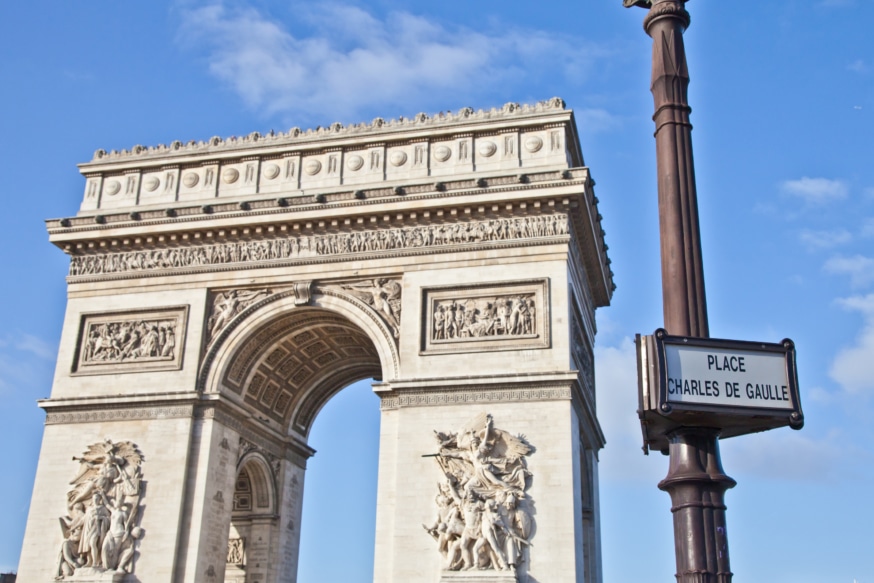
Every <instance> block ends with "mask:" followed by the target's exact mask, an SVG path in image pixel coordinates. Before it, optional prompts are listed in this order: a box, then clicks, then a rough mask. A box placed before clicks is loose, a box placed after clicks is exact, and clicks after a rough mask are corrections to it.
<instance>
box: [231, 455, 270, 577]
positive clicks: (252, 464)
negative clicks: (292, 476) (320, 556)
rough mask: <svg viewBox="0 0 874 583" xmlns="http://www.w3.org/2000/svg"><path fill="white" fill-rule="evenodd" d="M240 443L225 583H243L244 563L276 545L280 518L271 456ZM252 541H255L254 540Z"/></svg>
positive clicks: (258, 560) (257, 559)
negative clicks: (240, 453)
mask: <svg viewBox="0 0 874 583" xmlns="http://www.w3.org/2000/svg"><path fill="white" fill-rule="evenodd" d="M240 445H241V448H242V449H241V451H243V454H242V455H241V457H240V460H239V462H237V470H236V479H235V481H234V495H233V504H232V509H231V523H230V529H229V533H228V557H227V564H226V566H225V579H224V580H225V583H244V582H245V581H246V567H247V564H248V563H250V562H251V561H254V562H256V563H258V562H260V561H263V560H264V557H265V556H269V554H270V553H271V552H272V549H273V548H274V547H275V546H276V538H277V537H276V531H277V525H278V521H279V515H278V512H277V510H278V508H277V506H278V499H277V489H276V475H275V470H274V467H273V464H271V460H269V459H268V458H267V457H266V456H265V454H263V453H262V452H261V451H259V450H257V449H253V448H252V446H251V445H250V444H247V443H245V442H241V444H240ZM246 450H248V451H246ZM255 541H257V544H253V543H255ZM265 551H267V552H266V553H265Z"/></svg>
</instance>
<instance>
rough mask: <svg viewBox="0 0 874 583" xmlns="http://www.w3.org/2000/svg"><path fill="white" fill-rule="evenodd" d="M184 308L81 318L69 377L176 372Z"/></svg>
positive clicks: (182, 339) (182, 342) (179, 365)
mask: <svg viewBox="0 0 874 583" xmlns="http://www.w3.org/2000/svg"><path fill="white" fill-rule="evenodd" d="M187 321H188V306H174V307H168V308H162V309H144V310H132V311H125V312H109V313H106V312H104V313H97V314H94V313H92V314H82V319H81V323H80V326H79V336H78V340H77V349H76V357H75V360H74V362H73V367H72V371H71V372H72V373H73V374H76V375H88V374H106V373H113V374H114V373H120V372H147V371H155V370H179V369H180V368H182V354H183V348H184V346H185V333H186V324H187Z"/></svg>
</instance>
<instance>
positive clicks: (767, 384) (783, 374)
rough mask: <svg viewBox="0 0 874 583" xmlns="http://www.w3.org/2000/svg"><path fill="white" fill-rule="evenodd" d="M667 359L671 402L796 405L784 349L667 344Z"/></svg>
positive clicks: (789, 408) (738, 405) (723, 404)
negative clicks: (723, 347)
mask: <svg viewBox="0 0 874 583" xmlns="http://www.w3.org/2000/svg"><path fill="white" fill-rule="evenodd" d="M665 361H666V364H667V397H668V401H669V402H671V403H688V404H693V403H694V404H700V405H722V406H731V407H753V408H756V409H763V408H764V409H774V408H776V409H788V410H792V409H794V408H795V407H794V405H793V403H792V393H791V390H790V384H789V374H788V371H787V370H786V356H785V355H784V354H780V353H774V352H759V351H751V350H736V349H731V350H726V349H717V348H709V347H708V348H704V347H700V346H683V345H682V344H666V345H665Z"/></svg>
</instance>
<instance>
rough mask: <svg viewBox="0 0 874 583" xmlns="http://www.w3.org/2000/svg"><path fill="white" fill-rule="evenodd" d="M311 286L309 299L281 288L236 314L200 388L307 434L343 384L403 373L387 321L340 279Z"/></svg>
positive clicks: (214, 347)
mask: <svg viewBox="0 0 874 583" xmlns="http://www.w3.org/2000/svg"><path fill="white" fill-rule="evenodd" d="M313 292H314V293H313V294H312V297H311V298H310V299H309V301H308V302H307V303H306V304H303V305H302V304H301V301H300V299H299V296H298V295H296V294H295V293H294V292H292V291H289V292H282V293H277V294H274V295H272V296H270V297H268V298H266V299H265V300H262V301H260V302H258V303H257V304H255V305H253V306H250V307H249V308H248V309H247V310H244V311H243V312H241V313H240V314H239V315H238V316H237V317H236V318H234V320H233V321H232V322H231V323H230V324H229V325H228V326H227V328H226V329H225V330H222V332H221V333H220V334H219V336H218V337H217V338H216V339H215V341H214V342H213V343H212V344H211V345H210V346H209V348H208V352H207V355H206V357H205V358H204V366H203V367H202V369H201V373H200V379H201V381H200V385H201V390H202V391H203V392H204V393H219V394H221V395H223V396H224V397H227V398H229V399H230V400H231V401H233V402H235V403H236V404H238V405H241V406H243V407H244V408H245V409H246V410H249V411H250V412H252V413H253V414H254V415H255V416H256V417H257V418H258V419H260V420H261V421H262V422H264V423H265V424H268V426H271V427H274V428H277V427H278V428H280V429H281V431H282V432H283V433H286V434H293V435H296V436H298V437H299V438H302V439H304V440H305V439H306V436H307V434H308V433H309V429H310V427H311V426H312V422H313V420H314V419H315V416H316V414H317V413H318V411H319V410H320V409H321V408H322V406H324V404H325V403H327V401H328V400H330V398H331V397H332V396H333V395H334V394H336V393H337V392H338V391H340V390H341V389H342V388H343V387H345V386H348V385H349V384H350V383H352V382H354V381H356V380H360V379H362V378H368V377H373V378H379V379H384V380H388V379H392V378H395V377H397V375H398V366H399V355H398V349H397V344H396V342H395V338H394V331H393V330H392V329H391V328H390V327H389V326H388V325H387V323H386V322H385V321H383V319H382V318H381V317H380V316H379V315H378V314H377V313H376V312H375V311H374V310H373V309H372V308H371V307H370V306H368V305H367V304H366V303H365V302H363V301H361V300H359V299H358V298H356V297H354V296H353V295H351V294H348V293H344V292H343V290H342V289H338V288H337V287H336V286H324V287H316V288H315V289H314V290H313Z"/></svg>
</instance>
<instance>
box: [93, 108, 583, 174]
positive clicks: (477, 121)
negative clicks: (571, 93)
mask: <svg viewBox="0 0 874 583" xmlns="http://www.w3.org/2000/svg"><path fill="white" fill-rule="evenodd" d="M556 112H568V113H569V110H566V109H565V103H564V100H562V99H561V98H558V97H553V98H552V99H549V100H547V101H541V102H538V103H535V104H518V103H507V104H505V105H504V106H503V107H501V108H500V109H498V108H492V109H489V110H485V109H479V110H476V111H474V110H473V109H471V108H469V107H465V108H462V109H460V110H458V111H457V112H456V113H451V112H448V113H438V114H436V115H432V116H429V115H427V114H424V113H419V114H417V115H415V116H413V117H412V118H403V117H401V118H398V119H391V120H384V119H382V118H376V119H374V120H373V121H372V122H371V123H369V124H367V123H358V124H349V125H343V124H341V123H339V122H336V123H332V124H331V125H329V126H327V127H317V128H313V129H308V130H301V129H300V128H291V129H290V130H288V132H279V133H275V132H273V131H271V132H270V133H268V134H261V133H259V132H252V133H250V134H249V135H248V136H243V137H231V138H226V139H222V138H219V137H213V138H210V139H209V140H208V141H199V142H198V141H194V140H192V141H189V142H187V143H182V142H180V141H175V142H172V143H171V144H170V145H165V144H160V145H158V146H153V147H145V146H139V145H137V146H133V147H132V148H131V149H130V150H121V151H115V150H113V151H111V152H106V151H105V150H97V151H96V152H95V153H94V157H93V158H92V160H91V162H87V163H83V164H80V165H79V167H80V168H81V169H82V173H83V174H86V173H89V172H93V171H97V168H100V167H102V166H103V165H106V164H112V163H114V162H122V161H124V162H127V161H134V160H135V161H137V162H141V161H146V160H156V159H158V160H164V159H166V160H167V162H166V163H168V164H169V163H172V162H171V160H176V159H179V158H185V157H188V156H191V155H196V156H198V157H202V156H203V155H204V154H206V155H217V154H220V153H225V152H227V153H230V154H232V155H235V156H239V155H240V153H241V152H245V151H247V150H252V149H256V148H269V147H271V146H273V147H277V146H278V147H287V146H300V147H303V148H307V149H311V150H312V149H323V148H329V147H338V146H337V145H336V142H337V141H338V139H343V138H356V139H360V138H362V137H366V138H371V139H372V140H373V141H378V140H383V141H384V140H388V139H397V137H396V136H395V134H411V135H410V138H411V139H414V138H415V135H416V133H417V130H424V131H426V132H427V133H428V134H429V135H433V134H434V133H435V132H437V131H439V130H448V131H450V132H452V133H460V132H463V131H472V130H471V129H468V128H467V126H473V125H482V124H483V123H489V124H492V125H494V123H495V122H506V121H510V122H511V123H517V122H522V121H524V120H525V119H526V118H530V117H532V116H536V117H542V116H543V114H544V113H556ZM284 149H287V148H284Z"/></svg>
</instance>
